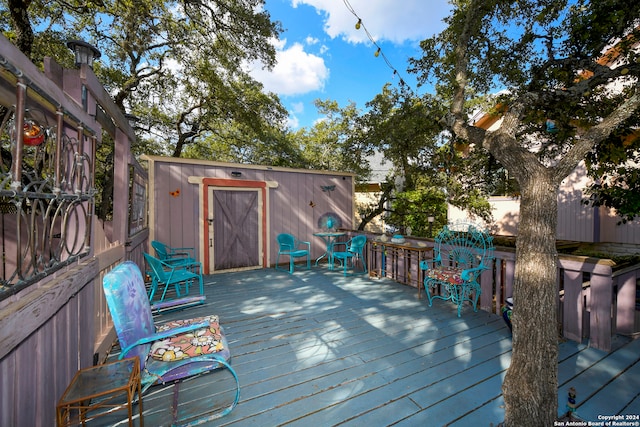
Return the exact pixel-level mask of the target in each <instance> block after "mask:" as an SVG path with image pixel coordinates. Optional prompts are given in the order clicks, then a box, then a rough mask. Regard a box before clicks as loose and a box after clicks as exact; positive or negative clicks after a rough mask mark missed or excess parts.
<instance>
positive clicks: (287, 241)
mask: <svg viewBox="0 0 640 427" xmlns="http://www.w3.org/2000/svg"><path fill="white" fill-rule="evenodd" d="M276 240H277V241H278V246H279V248H278V256H277V257H276V267H275V268H276V270H283V271H286V270H284V269H281V268H278V263H279V262H280V255H286V256H288V257H289V274H293V264H294V259H295V258H300V257H307V270H309V269H310V268H311V242H303V241H300V240H298V239H296V238H295V237H294V236H293V235H291V234H287V233H282V234H278V236H277V237H276ZM304 247H306V249H304Z"/></svg>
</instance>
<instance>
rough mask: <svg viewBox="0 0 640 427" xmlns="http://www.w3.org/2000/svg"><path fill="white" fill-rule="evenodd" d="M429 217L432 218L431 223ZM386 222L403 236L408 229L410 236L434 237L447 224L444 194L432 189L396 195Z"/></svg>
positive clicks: (427, 188)
mask: <svg viewBox="0 0 640 427" xmlns="http://www.w3.org/2000/svg"><path fill="white" fill-rule="evenodd" d="M429 217H433V218H434V222H433V223H429ZM386 222H387V224H389V225H391V226H393V227H395V228H397V229H398V230H400V231H401V233H403V234H406V233H407V230H408V228H410V230H411V235H412V236H419V237H434V234H435V233H437V231H438V230H439V229H440V228H441V227H442V226H443V225H445V224H446V223H447V205H446V197H445V194H444V193H443V192H442V191H440V190H438V189H436V188H433V187H426V188H421V189H416V190H410V191H403V192H401V193H398V194H397V195H396V197H395V198H394V200H393V204H392V209H391V212H390V213H389V216H388V217H387V218H386Z"/></svg>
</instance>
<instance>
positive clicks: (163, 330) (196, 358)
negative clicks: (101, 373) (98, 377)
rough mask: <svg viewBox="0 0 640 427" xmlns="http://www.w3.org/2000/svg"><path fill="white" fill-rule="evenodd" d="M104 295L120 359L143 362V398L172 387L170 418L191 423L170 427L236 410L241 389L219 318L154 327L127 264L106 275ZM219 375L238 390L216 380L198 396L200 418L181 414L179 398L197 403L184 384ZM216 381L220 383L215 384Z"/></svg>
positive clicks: (136, 272) (134, 271) (138, 279)
mask: <svg viewBox="0 0 640 427" xmlns="http://www.w3.org/2000/svg"><path fill="white" fill-rule="evenodd" d="M103 289H104V295H105V297H106V301H107V305H108V306H109V312H110V313H111V318H112V319H113V326H114V329H115V330H116V334H117V335H118V341H119V343H120V349H121V351H120V356H119V358H120V359H124V358H129V357H134V356H138V357H139V360H140V372H141V374H142V375H141V383H142V394H144V393H145V392H146V390H147V389H148V388H149V387H151V386H153V385H158V387H160V385H164V384H165V383H166V384H171V385H172V386H173V387H174V388H173V399H172V401H173V403H172V404H170V405H171V408H169V413H171V414H173V415H174V416H175V417H176V418H178V416H180V415H181V416H188V417H189V418H190V419H174V420H173V422H171V425H193V426H195V425H200V424H203V423H206V422H208V421H210V420H214V419H216V418H220V417H222V416H224V415H226V414H228V413H230V412H231V411H232V410H233V408H234V407H235V406H236V404H237V403H238V400H239V398H240V384H239V382H238V376H237V375H236V372H235V371H234V370H233V368H232V367H231V365H230V358H231V352H230V351H229V344H228V342H227V339H226V337H225V335H224V331H223V329H222V326H221V325H220V324H219V320H218V316H216V315H205V316H202V317H197V318H192V319H179V320H172V321H169V322H166V323H160V324H156V323H155V322H154V318H153V314H152V311H151V307H150V305H149V300H148V299H147V295H146V290H145V287H144V281H143V280H142V274H141V273H140V269H139V268H138V266H137V265H136V264H134V263H133V262H131V261H125V262H123V263H121V264H119V265H117V266H116V267H115V268H114V269H113V270H111V271H110V272H109V273H107V274H106V275H105V277H104V279H103ZM219 369H223V372H224V371H228V372H229V373H230V374H231V376H232V377H233V379H234V380H235V381H232V382H231V383H230V384H234V386H233V385H232V386H230V387H231V388H229V387H228V386H222V385H219V384H226V383H228V382H229V379H230V376H227V375H222V377H220V378H215V379H213V378H212V379H211V381H209V382H208V383H207V384H208V387H209V389H208V390H202V391H201V392H200V393H201V394H202V400H201V401H200V403H198V405H197V406H198V410H197V412H194V413H186V412H185V411H183V410H182V409H180V410H179V407H180V405H181V403H184V402H180V396H181V394H180V392H183V394H184V395H186V397H185V400H186V399H187V398H188V399H192V398H193V396H192V394H193V391H191V390H190V388H189V387H187V386H184V387H183V386H182V385H181V383H182V381H181V380H183V379H186V378H188V377H193V376H196V375H201V374H205V373H209V372H212V371H216V370H219ZM209 375H211V374H209ZM215 380H219V381H220V382H219V383H218V384H216V382H215ZM233 389H235V393H233ZM228 391H231V393H229V395H228V397H224V398H223V399H220V398H217V397H215V396H216V393H223V394H222V396H227V393H228ZM191 417H195V418H196V419H195V420H194V419H193V418H191ZM168 422H169V420H167V423H168Z"/></svg>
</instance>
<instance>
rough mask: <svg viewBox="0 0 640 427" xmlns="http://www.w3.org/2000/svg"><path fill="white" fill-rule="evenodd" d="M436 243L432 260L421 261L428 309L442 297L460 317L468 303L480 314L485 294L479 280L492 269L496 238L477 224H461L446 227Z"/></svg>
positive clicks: (436, 239)
mask: <svg viewBox="0 0 640 427" xmlns="http://www.w3.org/2000/svg"><path fill="white" fill-rule="evenodd" d="M434 243H435V245H434V247H433V259H432V260H425V261H421V262H420V268H421V269H422V270H424V271H425V273H424V274H425V279H424V288H425V292H426V294H427V298H428V299H429V306H431V305H432V304H433V300H434V299H436V298H440V299H443V300H450V301H452V302H453V303H454V304H456V305H457V306H458V317H460V315H461V313H462V306H463V304H464V303H465V302H470V303H471V304H472V305H473V311H477V303H478V298H479V297H480V294H481V292H482V290H481V287H480V284H479V282H478V278H479V277H480V276H481V275H482V272H483V271H485V270H489V269H490V268H492V263H491V262H492V260H493V258H494V257H493V250H494V248H493V237H492V236H490V235H489V233H488V231H487V230H485V229H482V228H479V227H477V226H476V225H474V224H470V223H465V222H458V223H454V224H449V225H446V226H444V228H443V229H442V230H441V231H440V233H438V235H437V236H436V238H435V242H434ZM419 292H420V288H419V287H418V295H420V294H419Z"/></svg>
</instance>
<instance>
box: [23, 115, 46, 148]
mask: <svg viewBox="0 0 640 427" xmlns="http://www.w3.org/2000/svg"><path fill="white" fill-rule="evenodd" d="M22 141H24V144H25V145H29V146H32V147H37V146H38V145H40V144H42V143H43V142H44V132H43V131H42V127H40V125H39V124H37V123H36V122H34V121H33V120H25V122H24V126H23V132H22Z"/></svg>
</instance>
